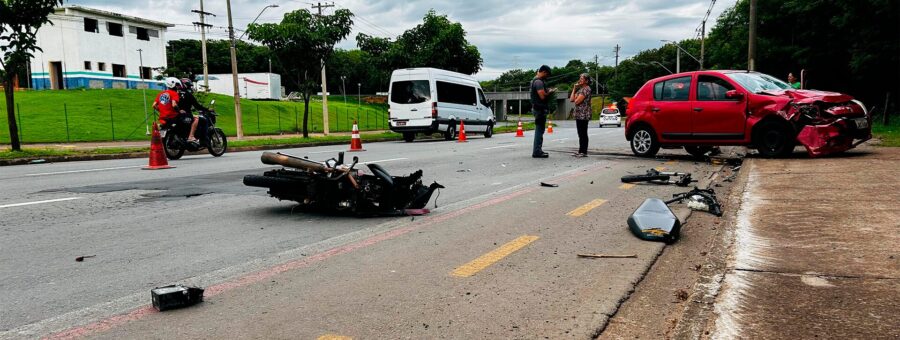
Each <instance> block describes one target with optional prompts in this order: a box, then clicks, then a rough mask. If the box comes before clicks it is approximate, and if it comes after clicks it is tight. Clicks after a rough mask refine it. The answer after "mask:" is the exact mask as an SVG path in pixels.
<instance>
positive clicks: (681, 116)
mask: <svg viewBox="0 0 900 340" xmlns="http://www.w3.org/2000/svg"><path fill="white" fill-rule="evenodd" d="M871 124H872V117H871V116H870V115H869V113H868V112H867V110H866V107H865V106H864V105H863V104H862V103H860V102H859V101H858V100H854V99H853V97H851V96H848V95H845V94H840V93H834V92H824V91H815V90H796V89H793V88H792V87H791V86H790V85H788V84H787V83H785V82H783V81H781V80H778V79H777V78H775V77H772V76H770V75H767V74H763V73H757V72H747V71H696V72H685V73H679V74H672V75H668V76H665V77H660V78H656V79H653V80H650V81H648V82H647V83H646V84H644V86H643V87H641V89H640V90H638V92H637V94H635V95H634V97H633V98H632V99H631V100H630V101H629V103H628V117H627V118H626V120H625V138H626V139H628V141H629V142H630V143H631V151H632V152H634V154H635V155H637V156H642V157H652V156H654V155H656V153H657V152H658V151H659V148H660V147H664V148H676V147H684V148H685V150H686V151H687V152H688V153H690V154H692V155H694V156H701V155H703V154H705V153H706V152H708V151H709V150H710V149H712V147H714V146H719V145H745V146H751V147H754V148H756V149H757V150H758V151H759V153H760V154H761V155H763V156H765V157H780V156H786V155H789V154H791V153H792V152H793V150H794V146H795V145H796V144H797V143H800V144H801V145H803V146H804V147H806V150H807V152H809V155H810V156H812V157H816V156H820V155H826V154H831V153H838V152H843V151H846V150H849V149H851V148H853V147H855V146H857V145H859V144H860V143H862V142H865V141H867V140H869V139H870V138H872V129H871Z"/></svg>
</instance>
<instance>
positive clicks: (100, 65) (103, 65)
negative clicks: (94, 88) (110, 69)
mask: <svg viewBox="0 0 900 340" xmlns="http://www.w3.org/2000/svg"><path fill="white" fill-rule="evenodd" d="M97 71H103V72H106V63H97Z"/></svg>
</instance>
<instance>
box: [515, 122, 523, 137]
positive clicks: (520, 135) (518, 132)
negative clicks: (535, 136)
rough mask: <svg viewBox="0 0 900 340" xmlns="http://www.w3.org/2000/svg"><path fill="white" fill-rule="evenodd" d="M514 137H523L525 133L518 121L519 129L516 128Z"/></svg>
mask: <svg viewBox="0 0 900 340" xmlns="http://www.w3.org/2000/svg"><path fill="white" fill-rule="evenodd" d="M516 137H525V131H524V130H522V121H521V120H520V121H519V127H517V128H516Z"/></svg>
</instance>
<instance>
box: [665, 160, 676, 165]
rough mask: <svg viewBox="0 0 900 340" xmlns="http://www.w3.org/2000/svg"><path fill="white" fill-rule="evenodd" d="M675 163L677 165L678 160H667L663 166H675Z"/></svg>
mask: <svg viewBox="0 0 900 340" xmlns="http://www.w3.org/2000/svg"><path fill="white" fill-rule="evenodd" d="M675 163H678V160H677V159H672V160H669V161H668V162H666V163H665V164H675Z"/></svg>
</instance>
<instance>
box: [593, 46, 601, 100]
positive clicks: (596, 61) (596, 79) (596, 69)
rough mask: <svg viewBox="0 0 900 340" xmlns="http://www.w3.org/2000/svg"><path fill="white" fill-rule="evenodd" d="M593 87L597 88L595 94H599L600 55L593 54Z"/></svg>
mask: <svg viewBox="0 0 900 340" xmlns="http://www.w3.org/2000/svg"><path fill="white" fill-rule="evenodd" d="M594 87H596V88H597V94H600V56H598V55H596V54H595V55H594Z"/></svg>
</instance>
